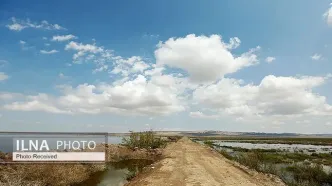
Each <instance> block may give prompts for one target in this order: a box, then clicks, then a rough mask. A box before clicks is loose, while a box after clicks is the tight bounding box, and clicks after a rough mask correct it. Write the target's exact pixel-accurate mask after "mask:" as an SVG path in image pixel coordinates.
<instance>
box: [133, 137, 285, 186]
mask: <svg viewBox="0 0 332 186" xmlns="http://www.w3.org/2000/svg"><path fill="white" fill-rule="evenodd" d="M164 156H165V158H164V159H163V160H161V161H159V162H157V163H156V164H155V165H153V167H151V168H152V169H150V170H148V171H144V172H143V173H141V174H139V175H138V177H136V178H134V179H133V180H132V181H131V182H130V183H128V184H127V186H147V185H151V186H164V185H173V186H217V185H225V186H239V185H243V186H256V185H257V186H283V185H285V184H284V183H283V182H282V181H281V180H280V179H278V178H276V177H274V176H269V175H265V174H261V173H258V172H255V171H251V170H245V169H242V168H240V167H239V166H237V165H235V163H233V162H232V161H229V160H227V159H226V158H224V157H223V156H222V155H220V154H219V153H218V152H216V151H214V150H211V149H210V148H208V147H205V146H203V145H200V144H197V143H194V142H192V141H190V140H189V139H188V138H182V139H181V140H179V141H178V142H177V143H173V144H170V145H168V146H167V147H166V149H165V150H164Z"/></svg>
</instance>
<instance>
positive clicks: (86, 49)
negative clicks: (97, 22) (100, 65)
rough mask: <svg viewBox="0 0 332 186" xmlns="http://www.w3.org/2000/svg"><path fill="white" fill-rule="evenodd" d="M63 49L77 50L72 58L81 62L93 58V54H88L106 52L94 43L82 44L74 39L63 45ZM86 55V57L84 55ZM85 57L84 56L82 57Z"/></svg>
mask: <svg viewBox="0 0 332 186" xmlns="http://www.w3.org/2000/svg"><path fill="white" fill-rule="evenodd" d="M65 50H74V51H77V53H75V54H74V55H73V60H74V62H76V63H81V61H82V60H90V59H93V57H92V56H93V55H88V54H97V53H101V52H107V51H104V49H103V48H102V47H98V46H96V45H95V44H92V45H91V44H82V43H77V42H74V41H71V42H70V43H68V44H67V45H66V47H65ZM86 56H87V57H86ZM84 57H86V58H84Z"/></svg>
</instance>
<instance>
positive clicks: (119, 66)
mask: <svg viewBox="0 0 332 186" xmlns="http://www.w3.org/2000/svg"><path fill="white" fill-rule="evenodd" d="M113 60H114V64H115V67H114V68H113V70H112V71H111V73H112V74H120V75H122V76H129V75H130V74H132V73H133V74H136V73H142V72H144V71H145V70H146V69H148V68H150V65H148V64H147V63H145V62H144V61H143V59H142V58H141V57H139V56H132V57H130V58H127V59H126V58H123V57H121V56H116V57H114V58H113Z"/></svg>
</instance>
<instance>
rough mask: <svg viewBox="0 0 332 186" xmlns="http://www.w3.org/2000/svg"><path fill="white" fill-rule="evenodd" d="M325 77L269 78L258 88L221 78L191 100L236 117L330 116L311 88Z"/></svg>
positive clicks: (331, 110) (329, 109) (330, 110)
mask: <svg viewBox="0 0 332 186" xmlns="http://www.w3.org/2000/svg"><path fill="white" fill-rule="evenodd" d="M327 78H328V77H311V76H308V77H307V76H304V77H276V76H273V75H269V76H266V77H264V78H263V80H262V81H261V83H260V84H259V85H253V84H246V85H243V82H242V81H239V80H236V79H227V78H224V79H222V80H220V81H219V82H217V83H216V84H211V85H205V86H200V87H199V88H197V89H196V90H195V91H194V93H193V99H194V100H195V101H197V102H199V103H200V104H202V105H205V106H207V107H208V108H211V109H214V110H216V111H219V112H222V113H226V114H230V115H235V116H252V115H256V116H260V115H262V116H278V115H293V116H295V115H332V106H331V105H329V104H328V103H327V102H326V98H325V97H324V96H320V95H318V94H315V93H313V90H312V89H313V88H315V87H318V86H320V85H322V84H323V83H324V81H325V80H326V79H327Z"/></svg>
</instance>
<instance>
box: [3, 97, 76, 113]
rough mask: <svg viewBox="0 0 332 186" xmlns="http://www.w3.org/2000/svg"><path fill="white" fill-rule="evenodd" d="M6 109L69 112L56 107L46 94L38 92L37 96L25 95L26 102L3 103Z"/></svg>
mask: <svg viewBox="0 0 332 186" xmlns="http://www.w3.org/2000/svg"><path fill="white" fill-rule="evenodd" d="M4 108H5V109H8V110H21V111H46V112H51V113H58V114H70V113H71V112H70V111H68V110H62V109H58V108H57V107H56V106H54V100H52V98H50V97H49V96H48V95H46V94H38V95H37V96H27V101H26V102H24V103H23V102H13V103H11V104H10V105H4Z"/></svg>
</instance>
